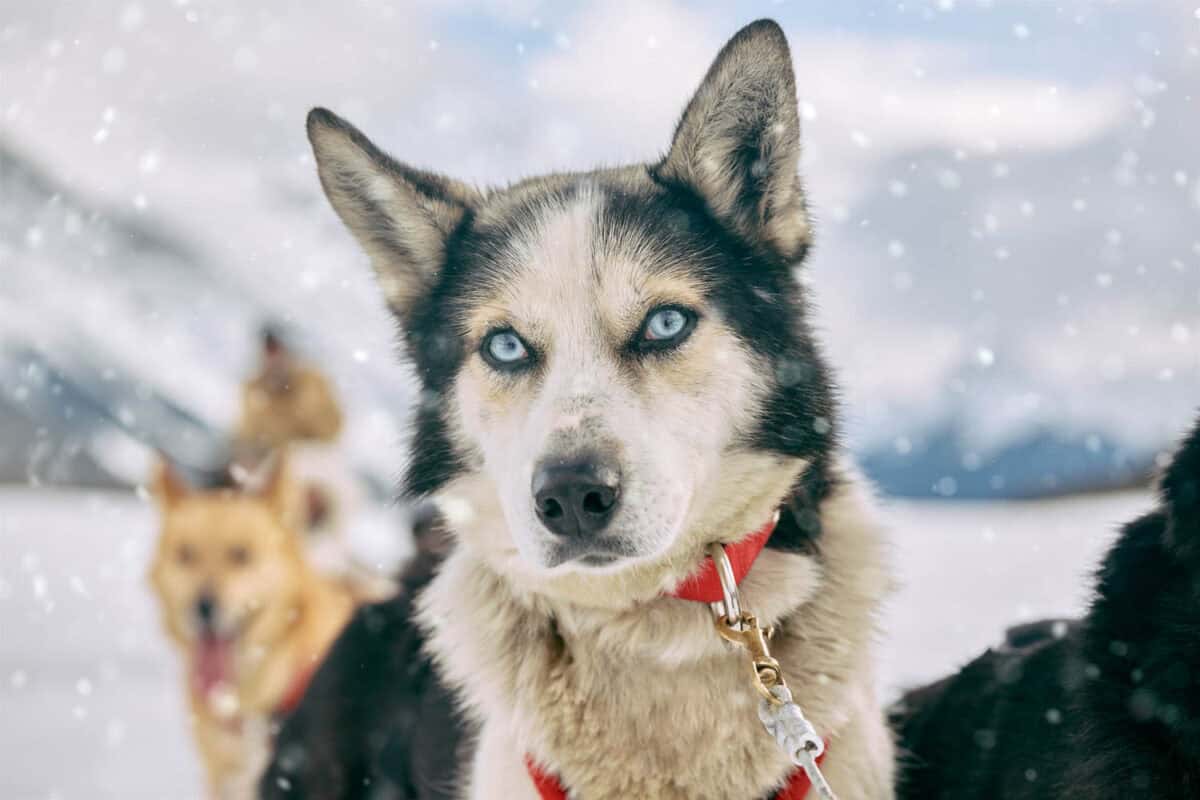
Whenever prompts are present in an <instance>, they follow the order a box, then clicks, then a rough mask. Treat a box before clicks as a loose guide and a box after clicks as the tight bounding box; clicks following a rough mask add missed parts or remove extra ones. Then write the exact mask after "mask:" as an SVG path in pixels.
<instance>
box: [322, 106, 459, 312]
mask: <svg viewBox="0 0 1200 800" xmlns="http://www.w3.org/2000/svg"><path fill="white" fill-rule="evenodd" d="M308 139H309V142H310V143H311V144H312V149H313V155H314V156H315V157H316V159H317V172H318V174H319V175H320V177H321V186H322V187H323V188H324V189H325V194H326V196H328V198H329V202H330V203H331V204H332V205H333V209H334V211H336V212H337V214H338V216H339V217H341V218H342V222H344V223H346V227H347V228H349V229H350V232H351V233H353V234H354V237H355V238H356V239H358V243H359V244H360V245H362V248H363V249H364V250H366V251H367V255H368V256H370V258H371V264H372V265H373V266H374V267H375V273H376V276H377V277H378V278H379V283H380V285H381V286H382V288H383V294H384V297H385V298H386V299H387V301H388V305H389V306H390V307H391V308H392V310H393V311H394V312H396V313H397V314H401V315H403V314H406V313H407V312H408V310H409V309H410V308H412V306H413V304H414V303H415V302H416V301H417V300H418V299H419V298H420V297H421V296H423V295H424V293H425V292H427V291H428V290H429V288H430V286H431V285H432V283H433V281H434V279H435V278H436V277H437V274H438V272H439V271H440V270H441V268H442V263H443V261H444V259H445V250H446V240H447V239H448V238H449V237H450V234H451V233H453V232H454V230H455V229H456V228H457V227H458V225H459V223H460V222H461V221H462V220H463V217H464V216H465V214H466V212H467V210H468V209H469V208H470V207H471V206H473V205H474V204H476V203H477V201H478V199H479V193H478V192H476V191H475V190H474V189H471V188H470V187H468V186H466V185H464V184H462V183H459V182H458V181H454V180H451V179H450V178H446V177H443V176H441V175H435V174H433V173H431V172H424V171H422V170H419V169H414V168H412V167H410V166H407V165H405V164H401V163H400V162H398V161H396V160H394V159H393V158H391V157H390V156H388V155H387V154H386V153H384V152H383V151H382V150H380V149H379V148H377V147H376V146H375V145H374V144H372V143H371V140H370V139H368V138H367V137H366V136H364V135H363V134H362V133H360V132H359V130H358V129H357V128H355V127H354V126H353V125H351V124H350V123H348V122H346V121H345V120H344V119H342V118H341V117H339V116H337V115H336V114H334V113H333V112H331V111H327V110H325V109H323V108H314V109H313V110H312V111H310V112H309V113H308Z"/></svg>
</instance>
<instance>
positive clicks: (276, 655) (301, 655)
mask: <svg viewBox="0 0 1200 800" xmlns="http://www.w3.org/2000/svg"><path fill="white" fill-rule="evenodd" d="M154 488H155V495H156V497H157V500H158V503H159V507H160V510H161V512H162V532H161V534H160V536H159V540H158V545H157V549H156V553H155V556H154V561H153V564H152V566H151V570H150V581H151V585H152V587H153V589H154V591H155V593H156V594H157V596H158V599H159V603H160V607H161V610H162V619H163V627H164V628H165V630H166V633H167V635H168V637H169V638H170V639H171V641H172V642H173V644H174V645H175V646H176V647H177V649H178V650H179V651H180V653H181V654H182V655H183V657H184V660H185V663H186V665H187V667H186V669H187V684H186V685H187V686H188V703H189V707H190V709H191V713H192V725H193V731H194V735H195V738H196V743H197V746H198V748H199V751H200V755H201V758H202V760H203V762H204V767H205V771H206V773H207V777H208V781H209V787H210V792H211V795H212V796H213V797H216V798H222V800H226V799H228V800H233V799H234V798H246V797H252V796H254V794H253V787H254V785H255V781H256V780H257V778H258V774H259V772H260V771H261V769H262V767H263V766H264V765H265V763H266V758H267V755H268V753H269V745H270V741H269V737H270V723H271V721H272V718H273V717H274V716H275V715H276V713H277V712H278V711H279V709H280V705H281V703H282V702H283V701H284V700H285V698H286V697H287V696H288V693H289V692H291V691H293V690H294V689H295V687H296V685H297V681H298V680H303V678H304V677H305V676H306V675H307V674H308V673H310V672H311V671H312V670H314V669H315V668H316V664H317V662H318V661H319V660H320V658H321V657H322V656H323V654H324V652H325V650H326V648H327V647H328V646H329V644H330V642H331V641H332V640H333V639H334V637H336V636H337V634H338V632H339V631H340V630H341V628H342V626H343V625H344V624H345V622H346V619H347V618H348V616H349V613H350V609H351V602H350V598H349V595H348V594H347V593H346V592H345V591H343V590H342V589H340V588H339V587H337V586H335V585H334V584H332V583H329V582H327V581H325V580H323V579H321V578H319V577H317V576H316V575H315V574H314V573H313V572H312V571H311V570H310V568H309V566H308V564H307V561H306V560H305V558H304V555H303V543H302V541H301V538H300V537H301V534H300V533H299V532H297V531H296V530H295V529H294V528H293V527H291V526H290V525H288V524H286V522H285V520H286V519H287V518H288V512H289V508H290V507H291V504H292V500H291V495H292V492H293V490H294V487H292V486H291V485H290V481H289V479H288V477H287V474H286V467H285V466H280V467H279V468H277V469H276V470H275V471H274V474H273V475H272V476H271V478H270V479H269V480H268V482H267V484H266V486H265V487H263V489H262V491H261V492H260V493H249V492H239V491H233V490H227V489H218V490H211V491H194V490H192V489H190V488H189V487H187V486H186V485H185V484H184V483H183V482H182V481H181V480H180V479H179V478H178V477H177V476H176V475H175V473H174V472H173V471H172V470H171V469H170V468H169V467H167V466H166V465H163V466H162V467H161V468H160V470H159V472H158V475H157V476H156V480H155V484H154ZM205 648H208V649H207V651H206V650H205ZM205 652H207V653H208V654H209V656H207V658H209V659H210V660H209V661H207V662H206V661H205V659H206V656H205ZM214 659H215V660H218V661H220V662H221V663H219V664H215V665H214V663H213V660H214ZM214 669H216V670H218V671H219V672H220V673H222V674H221V675H220V676H219V677H220V680H219V682H218V683H217V684H216V685H209V684H210V683H211V681H210V679H209V678H206V677H205V675H204V674H202V673H206V672H207V673H211V672H212V671H213V670H214Z"/></svg>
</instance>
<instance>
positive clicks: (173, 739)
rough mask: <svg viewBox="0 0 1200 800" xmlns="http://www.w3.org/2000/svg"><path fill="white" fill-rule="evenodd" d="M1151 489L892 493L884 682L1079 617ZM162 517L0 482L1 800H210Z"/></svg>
mask: <svg viewBox="0 0 1200 800" xmlns="http://www.w3.org/2000/svg"><path fill="white" fill-rule="evenodd" d="M1148 503H1149V499H1148V498H1147V497H1146V496H1145V495H1143V494H1138V493H1131V494H1119V495H1112V496H1104V495H1097V496H1092V497H1087V498H1077V499H1069V500H1060V501H1052V502H1043V503H962V504H952V505H951V504H939V503H929V502H925V503H894V504H893V505H891V506H890V507H889V508H887V509H886V511H885V519H886V520H887V521H888V522H889V525H890V527H891V528H892V540H893V543H894V562H895V566H896V571H897V574H898V577H899V578H900V589H899V591H898V592H897V594H896V596H895V598H894V600H893V602H892V603H891V604H890V606H889V608H888V611H887V614H886V615H885V618H884V619H883V620H882V624H881V630H882V631H883V634H884V635H883V637H882V639H883V643H884V648H883V651H882V657H883V661H882V664H883V671H882V676H881V680H882V683H883V686H884V689H885V693H886V695H887V696H889V697H890V696H892V695H894V693H895V691H896V690H897V688H898V687H902V686H908V685H912V684H913V683H916V682H919V681H924V680H928V679H930V678H933V677H936V676H938V675H940V674H942V673H944V672H946V671H947V670H949V669H951V668H952V667H953V666H955V665H957V664H960V663H961V662H962V661H963V660H964V659H966V658H967V657H969V656H970V655H971V654H973V653H975V652H977V651H978V650H979V649H981V648H982V647H984V646H986V645H988V644H992V643H995V642H996V641H998V638H999V636H1000V632H1001V631H1002V630H1003V628H1004V627H1006V626H1008V625H1011V624H1014V623H1016V622H1019V621H1023V620H1029V619H1033V618H1037V617H1042V616H1048V615H1063V614H1073V613H1076V612H1077V611H1078V610H1079V609H1080V608H1081V607H1082V603H1083V602H1084V599H1085V597H1086V587H1087V577H1086V576H1087V573H1088V572H1089V571H1090V570H1091V569H1092V568H1093V567H1094V565H1095V563H1096V561H1097V559H1098V558H1099V555H1100V553H1101V552H1102V551H1103V549H1104V547H1105V546H1106V545H1107V543H1108V542H1109V541H1110V540H1111V535H1112V531H1113V530H1114V529H1115V525H1116V524H1117V523H1118V522H1121V521H1123V520H1128V519H1131V518H1132V517H1133V516H1135V515H1136V514H1137V513H1138V512H1140V511H1142V510H1144V509H1145V508H1146V507H1147V505H1148ZM154 525H155V515H154V514H153V512H152V510H151V509H150V508H149V507H148V506H147V505H146V504H144V503H142V502H140V501H138V500H137V499H135V498H134V497H132V496H127V495H115V494H105V493H83V492H62V491H40V492H31V491H27V490H13V489H8V490H0V548H2V550H3V552H4V553H5V554H11V557H8V558H3V559H0V629H2V630H3V635H2V636H0V751H2V752H5V753H8V754H10V757H7V758H6V759H5V760H4V766H3V768H0V797H4V798H6V800H45V798H51V797H52V798H57V799H58V800H103V799H104V798H113V799H114V800H116V799H117V798H120V800H143V799H144V800H161V799H162V798H168V797H169V798H172V799H173V800H174V799H175V798H178V800H189V799H190V798H200V797H201V796H202V795H201V788H200V772H199V766H198V764H197V762H196V758H195V756H194V753H193V750H192V748H191V744H190V741H189V739H188V734H187V731H186V719H185V708H184V698H183V695H182V693H181V692H180V690H179V686H180V679H179V665H178V663H177V661H176V658H175V655H174V653H173V652H171V651H170V650H169V649H168V647H167V645H166V642H165V641H164V639H163V638H162V636H161V635H160V633H159V628H158V619H157V617H156V613H155V608H154V605H153V599H152V597H151V595H150V593H149V591H148V590H147V587H146V583H145V579H144V573H145V570H146V565H147V562H148V560H149V557H150V550H151V545H152V542H153V535H154Z"/></svg>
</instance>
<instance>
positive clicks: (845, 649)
mask: <svg viewBox="0 0 1200 800" xmlns="http://www.w3.org/2000/svg"><path fill="white" fill-rule="evenodd" d="M821 511H822V517H823V519H824V520H825V524H826V532H825V536H824V537H823V539H822V548H821V552H820V555H819V557H817V558H813V557H809V556H804V555H798V554H792V553H784V552H780V551H774V550H767V551H765V552H764V554H763V555H762V556H761V557H760V559H759V561H758V562H757V563H756V564H755V566H754V568H753V569H752V570H751V572H750V574H749V575H748V576H747V578H746V580H745V582H744V583H743V586H742V593H743V597H744V601H745V603H746V605H747V607H749V608H750V609H752V610H755V611H757V612H759V613H760V615H761V616H762V618H763V620H764V621H766V622H773V623H774V624H776V625H777V627H778V633H777V634H776V636H775V639H774V641H773V642H772V652H773V654H775V655H776V657H777V658H778V659H779V660H780V662H781V664H782V665H783V667H784V670H785V673H786V674H787V675H788V676H789V678H790V685H791V687H792V689H793V692H794V693H795V695H796V699H797V701H798V702H799V703H800V704H801V706H802V707H803V708H804V709H805V713H806V714H807V715H808V716H809V717H810V719H811V720H812V721H813V722H814V724H815V725H816V726H817V728H818V730H819V731H821V733H822V735H824V736H825V737H827V739H828V741H829V745H830V746H829V754H828V756H827V758H826V760H825V765H824V768H825V772H826V774H827V776H828V777H829V779H830V781H831V783H833V785H834V787H835V789H837V790H838V791H839V792H840V793H841V796H842V797H845V798H885V797H890V796H891V781H892V774H891V773H892V767H891V763H892V753H891V744H890V739H889V736H888V734H887V732H886V729H885V727H884V723H883V719H882V716H881V714H880V712H879V711H878V706H877V703H876V702H875V699H874V685H873V681H874V677H873V673H872V670H871V651H872V640H873V637H874V633H875V614H876V612H877V610H878V605H879V602H880V601H881V599H882V597H883V595H884V594H885V593H886V591H887V588H888V586H889V581H888V579H887V575H886V569H885V566H884V561H885V559H884V554H883V552H882V543H881V538H880V536H879V533H878V531H877V529H876V528H875V527H874V525H873V523H872V522H871V521H870V519H869V518H868V517H867V516H866V515H864V513H863V511H864V509H863V503H862V498H861V496H860V494H859V492H858V491H857V489H856V488H855V487H853V486H846V487H843V488H840V489H839V490H837V492H835V494H834V495H833V496H831V497H830V499H829V500H827V501H826V502H825V503H824V504H823V506H822V509H821ZM422 606H423V611H422V624H423V625H424V626H425V627H426V629H427V631H428V633H429V635H430V641H431V648H432V650H433V651H434V655H435V658H436V659H437V660H438V662H439V665H440V667H441V668H442V671H443V674H444V675H445V676H446V677H447V679H448V680H449V681H450V682H451V683H452V684H454V685H455V686H456V687H457V689H458V690H459V692H460V693H461V695H462V698H463V700H464V702H465V704H466V706H467V708H468V711H469V712H470V713H472V714H473V715H475V716H476V717H477V718H479V720H480V721H481V722H482V723H483V727H482V733H481V741H480V742H479V745H478V749H477V753H476V763H475V765H474V767H473V769H472V770H471V772H472V773H473V780H472V782H471V783H472V786H471V789H470V795H469V796H470V797H473V798H488V797H513V796H514V795H513V794H512V793H511V792H512V791H513V789H514V788H515V787H523V789H524V791H525V793H528V794H529V796H531V797H532V796H535V795H532V794H531V793H532V791H533V789H532V785H531V783H530V782H529V780H528V778H527V777H525V775H524V767H523V765H522V759H523V757H524V756H525V754H526V753H528V754H530V755H532V756H533V757H534V758H535V760H537V761H539V762H541V763H543V764H544V766H545V767H546V768H547V769H548V770H552V771H554V772H556V773H558V774H559V775H560V776H561V777H562V780H563V782H564V784H565V785H566V786H567V787H568V788H569V789H570V790H571V791H572V792H573V793H574V796H576V797H582V798H589V799H590V798H608V797H656V798H698V799H703V798H713V799H714V800H716V799H717V798H720V799H722V800H725V799H731V798H738V799H739V800H740V799H741V798H758V797H767V796H770V794H771V793H772V791H773V790H774V789H776V788H777V787H778V786H779V785H780V784H781V783H782V782H783V781H784V780H785V779H786V777H787V776H788V775H789V774H790V773H791V770H792V769H793V768H792V767H791V765H790V764H789V763H788V761H787V759H786V758H785V757H783V756H782V755H781V754H780V753H779V751H778V750H777V749H776V747H775V745H774V743H773V741H772V740H771V739H770V738H769V737H768V736H767V735H766V733H764V731H763V730H762V727H761V725H760V724H759V722H758V718H757V713H756V707H757V702H758V699H757V695H756V694H755V693H754V690H753V689H752V687H751V685H750V668H749V666H748V663H747V661H746V659H745V656H744V654H742V653H740V652H737V651H735V650H734V649H733V648H731V647H729V646H727V645H726V644H725V643H724V642H722V641H721V640H720V639H719V637H718V635H717V633H716V632H715V631H714V630H713V623H712V615H711V612H710V611H709V609H708V608H707V607H705V606H703V605H698V604H695V603H690V602H687V601H682V600H676V599H673V598H661V599H659V600H656V601H653V602H651V603H648V604H644V605H641V606H638V607H635V608H633V609H630V610H628V611H624V612H618V611H612V610H604V611H599V610H586V609H581V608H579V607H578V606H571V605H568V604H556V603H553V602H550V601H547V600H545V598H543V597H535V596H528V597H526V596H520V595H519V594H518V593H517V591H516V590H514V588H513V586H512V584H511V583H509V582H508V581H506V580H505V579H504V578H502V577H501V576H499V575H497V574H496V573H495V572H493V571H492V570H491V569H490V568H489V567H488V566H487V565H486V564H485V563H484V562H483V561H481V560H479V559H477V558H476V557H474V556H473V555H471V553H470V552H469V551H468V550H466V549H464V548H460V549H459V551H458V552H457V553H456V554H455V555H454V556H452V558H451V559H450V561H449V562H448V563H447V564H446V566H445V568H444V570H443V572H442V574H441V575H440V576H439V577H438V578H437V580H436V581H435V582H434V584H433V585H432V586H431V587H430V588H429V589H428V590H427V591H426V593H425V596H424V598H423V600H422Z"/></svg>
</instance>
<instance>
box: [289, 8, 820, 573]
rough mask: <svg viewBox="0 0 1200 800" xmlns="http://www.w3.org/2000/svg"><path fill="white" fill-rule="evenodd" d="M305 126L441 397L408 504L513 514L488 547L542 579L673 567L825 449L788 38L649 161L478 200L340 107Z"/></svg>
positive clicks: (772, 31) (758, 40)
mask: <svg viewBox="0 0 1200 800" xmlns="http://www.w3.org/2000/svg"><path fill="white" fill-rule="evenodd" d="M308 133H309V138H310V140H311V141H312V145H313V149H314V151H315V153H316V160H317V164H318V167H319V172H320V177H321V183H322V185H323V186H324V188H325V192H326V194H327V195H328V196H329V199H330V201H331V202H332V204H333V206H334V208H335V209H336V210H337V213H338V214H339V215H340V216H341V218H342V220H343V221H344V222H345V223H346V225H347V226H348V227H349V229H350V230H351V231H352V232H353V234H354V235H355V236H356V237H357V239H358V241H359V242H360V243H361V245H362V246H363V247H364V248H365V249H366V251H367V253H368V254H369V255H370V257H371V261H372V263H373V265H374V267H375V270H376V271H377V273H378V276H379V280H380V283H381V284H382V286H383V290H384V293H385V295H386V298H387V301H388V303H389V305H390V307H391V309H392V310H393V312H394V313H395V315H396V316H397V318H398V319H399V320H400V323H401V326H402V330H403V336H404V339H405V341H406V344H407V347H408V350H409V352H410V354H411V357H412V358H413V360H414V362H415V365H416V368H417V374H418V376H419V379H420V381H421V383H422V386H423V389H424V393H423V401H422V403H421V405H420V407H419V409H418V411H417V424H416V432H415V436H414V437H413V448H414V450H413V454H412V458H411V461H410V464H409V467H408V472H407V476H406V484H407V487H406V488H407V490H408V492H410V493H412V494H416V495H424V494H430V493H446V492H452V491H458V492H461V493H463V494H464V495H465V496H469V497H471V498H472V499H473V501H474V502H479V498H481V497H484V496H487V497H490V498H493V499H494V500H495V501H496V502H497V503H498V505H499V507H500V509H502V517H503V520H504V522H505V524H504V525H502V526H499V530H496V529H491V532H489V533H488V534H487V535H486V536H483V537H480V536H477V537H476V540H475V541H473V542H472V544H474V545H477V546H479V547H481V548H484V549H485V550H487V551H489V552H490V553H492V554H493V555H495V556H497V557H500V558H510V559H519V560H520V561H521V562H522V563H523V564H524V565H525V566H526V567H530V568H532V569H533V570H534V571H535V572H537V571H540V572H541V573H543V574H545V573H546V572H547V571H549V572H552V573H555V574H558V573H563V572H567V573H572V574H575V573H578V572H581V571H582V572H600V573H613V572H620V571H622V570H624V569H625V568H627V567H629V566H630V565H646V564H648V563H653V562H655V561H656V560H657V561H660V562H662V561H664V560H667V559H669V558H670V557H671V554H672V553H682V552H683V550H684V549H686V548H689V547H690V548H692V550H693V551H694V550H695V549H696V548H698V547H700V546H702V543H699V541H700V539H704V538H706V537H707V538H708V539H709V540H712V539H713V538H722V539H726V540H728V539H730V538H737V536H739V535H741V534H744V533H746V532H748V531H749V530H752V529H753V527H757V526H758V525H760V524H761V523H762V522H764V521H765V518H766V517H767V516H768V515H769V514H770V513H771V511H772V510H773V509H774V508H775V507H776V506H777V505H778V503H779V502H780V500H781V498H782V497H783V496H784V495H785V494H786V493H787V491H788V489H789V488H790V487H791V485H792V484H793V483H794V481H795V480H796V478H797V476H798V475H799V474H800V472H801V471H802V469H803V468H804V467H805V465H806V464H811V463H812V462H814V461H819V460H820V456H821V455H822V454H824V453H825V452H826V451H827V450H828V448H829V446H830V442H831V440H832V431H833V418H832V410H831V405H832V404H831V398H830V389H829V382H828V378H827V375H826V371H825V368H824V365H823V364H822V362H821V360H820V358H819V356H818V354H817V352H816V351H815V348H814V345H813V343H812V341H811V337H810V336H809V334H808V330H807V325H806V323H805V321H804V305H805V298H804V294H803V291H802V287H801V285H800V281H799V280H798V278H797V276H796V274H795V272H794V269H795V268H796V267H797V266H798V265H799V264H800V262H801V261H802V260H803V258H804V255H805V252H806V251H807V249H808V246H809V242H810V226H809V219H808V215H807V213H806V210H805V198H804V193H803V190H802V188H801V184H800V180H799V177H798V175H797V166H798V159H799V155H800V138H799V137H800V131H799V120H798V115H797V102H796V91H795V85H794V78H793V75H792V67H791V59H790V56H789V53H788V46H787V41H786V39H785V38H784V35H783V32H782V31H781V30H780V29H779V27H778V26H777V25H776V24H775V23H773V22H769V21H762V22H757V23H754V24H752V25H750V26H748V27H747V28H745V29H743V30H742V31H741V32H739V33H738V34H737V35H736V36H735V37H734V38H733V39H732V40H731V41H730V42H729V43H728V44H727V45H726V46H725V48H724V49H723V50H722V51H721V53H720V54H719V55H718V56H717V59H716V61H715V62H714V63H713V65H712V67H711V68H710V69H709V71H708V74H707V76H706V77H705V78H704V82H703V83H702V84H701V86H700V88H699V90H698V91H697V92H696V95H695V97H694V98H693V99H692V101H691V102H690V103H689V104H688V106H687V108H686V110H685V111H684V113H683V116H682V119H681V120H680V122H679V125H678V128H677V130H676V132H675V137H674V140H673V142H672V143H671V146H670V149H669V152H668V153H667V155H666V156H665V157H664V158H663V159H662V160H660V161H658V162H656V163H653V164H649V165H638V166H632V167H625V168H620V169H604V170H598V171H594V172H587V173H578V174H565V175H552V176H548V177H543V178H536V179H531V180H526V181H522V182H520V183H517V184H516V185H513V186H510V187H508V188H504V189H499V190H494V191H479V190H476V189H473V188H471V187H468V186H466V185H464V184H461V183H459V182H457V181H455V180H452V179H450V178H447V177H443V176H441V175H437V174H433V173H430V172H425V171H421V170H418V169H414V168H413V167H410V166H407V165H405V164H402V163H399V162H397V161H395V160H393V159H392V158H390V157H389V156H388V155H386V154H385V153H383V152H382V151H380V150H379V149H378V148H376V147H375V146H374V145H373V144H372V143H371V142H370V141H368V140H367V138H366V137H365V136H363V134H361V133H360V132H359V131H357V130H356V129H355V128H353V127H351V126H350V125H349V124H348V123H346V122H345V121H343V120H341V119H340V118H338V117H336V116H334V115H333V114H331V113H330V112H328V111H325V110H322V109H316V110H314V111H313V112H311V113H310V115H309V118H308ZM744 525H752V526H753V527H741V526H744ZM468 527H469V526H468ZM485 539H486V541H485Z"/></svg>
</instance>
